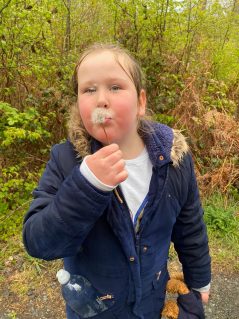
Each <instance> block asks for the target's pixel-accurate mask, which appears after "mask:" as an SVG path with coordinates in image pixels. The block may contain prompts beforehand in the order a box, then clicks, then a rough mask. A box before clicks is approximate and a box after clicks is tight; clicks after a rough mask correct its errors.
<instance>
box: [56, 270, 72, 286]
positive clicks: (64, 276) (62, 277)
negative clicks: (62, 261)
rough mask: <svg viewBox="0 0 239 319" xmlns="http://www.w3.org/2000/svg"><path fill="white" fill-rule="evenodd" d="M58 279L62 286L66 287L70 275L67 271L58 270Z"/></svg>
mask: <svg viewBox="0 0 239 319" xmlns="http://www.w3.org/2000/svg"><path fill="white" fill-rule="evenodd" d="M56 277H57V279H58V281H59V283H60V284H61V285H65V284H66V283H68V281H69V280H70V277H71V275H70V273H69V272H68V271H66V270H65V269H60V270H58V272H57V274H56Z"/></svg>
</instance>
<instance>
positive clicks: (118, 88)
mask: <svg viewBox="0 0 239 319" xmlns="http://www.w3.org/2000/svg"><path fill="white" fill-rule="evenodd" d="M110 90H111V91H113V92H116V91H119V90H120V87H119V85H112V86H111V88H110Z"/></svg>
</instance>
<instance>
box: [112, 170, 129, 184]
mask: <svg viewBox="0 0 239 319" xmlns="http://www.w3.org/2000/svg"><path fill="white" fill-rule="evenodd" d="M128 176H129V174H128V172H127V171H126V170H125V169H124V170H123V171H121V172H120V173H119V174H117V175H116V181H115V185H117V184H120V183H122V182H124V181H125V180H126V179H127V178H128Z"/></svg>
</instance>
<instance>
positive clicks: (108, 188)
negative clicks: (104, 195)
mask: <svg viewBox="0 0 239 319" xmlns="http://www.w3.org/2000/svg"><path fill="white" fill-rule="evenodd" d="M88 156H90V155H88ZM88 156H86V157H85V158H84V160H83V162H82V163H81V165H80V172H81V174H82V175H83V176H84V177H85V178H86V179H87V181H88V182H90V183H91V184H92V185H93V186H95V187H96V188H98V189H99V190H102V191H105V192H106V191H109V192H110V191H112V190H113V189H114V188H115V187H116V186H110V185H107V184H104V183H102V182H101V181H100V180H99V179H98V178H97V177H96V176H95V174H94V173H93V172H92V171H91V170H90V168H89V167H88V165H87V164H86V158H87V157H88Z"/></svg>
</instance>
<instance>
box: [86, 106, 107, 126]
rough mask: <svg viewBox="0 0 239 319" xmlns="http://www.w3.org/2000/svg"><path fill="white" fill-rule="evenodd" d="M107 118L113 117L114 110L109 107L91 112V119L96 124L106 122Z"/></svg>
mask: <svg viewBox="0 0 239 319" xmlns="http://www.w3.org/2000/svg"><path fill="white" fill-rule="evenodd" d="M107 118H112V112H111V111H110V110H107V109H102V108H98V109H95V110H94V111H93V112H92V114H91V120H92V122H93V123H94V124H104V123H105V120H106V119H107Z"/></svg>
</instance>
